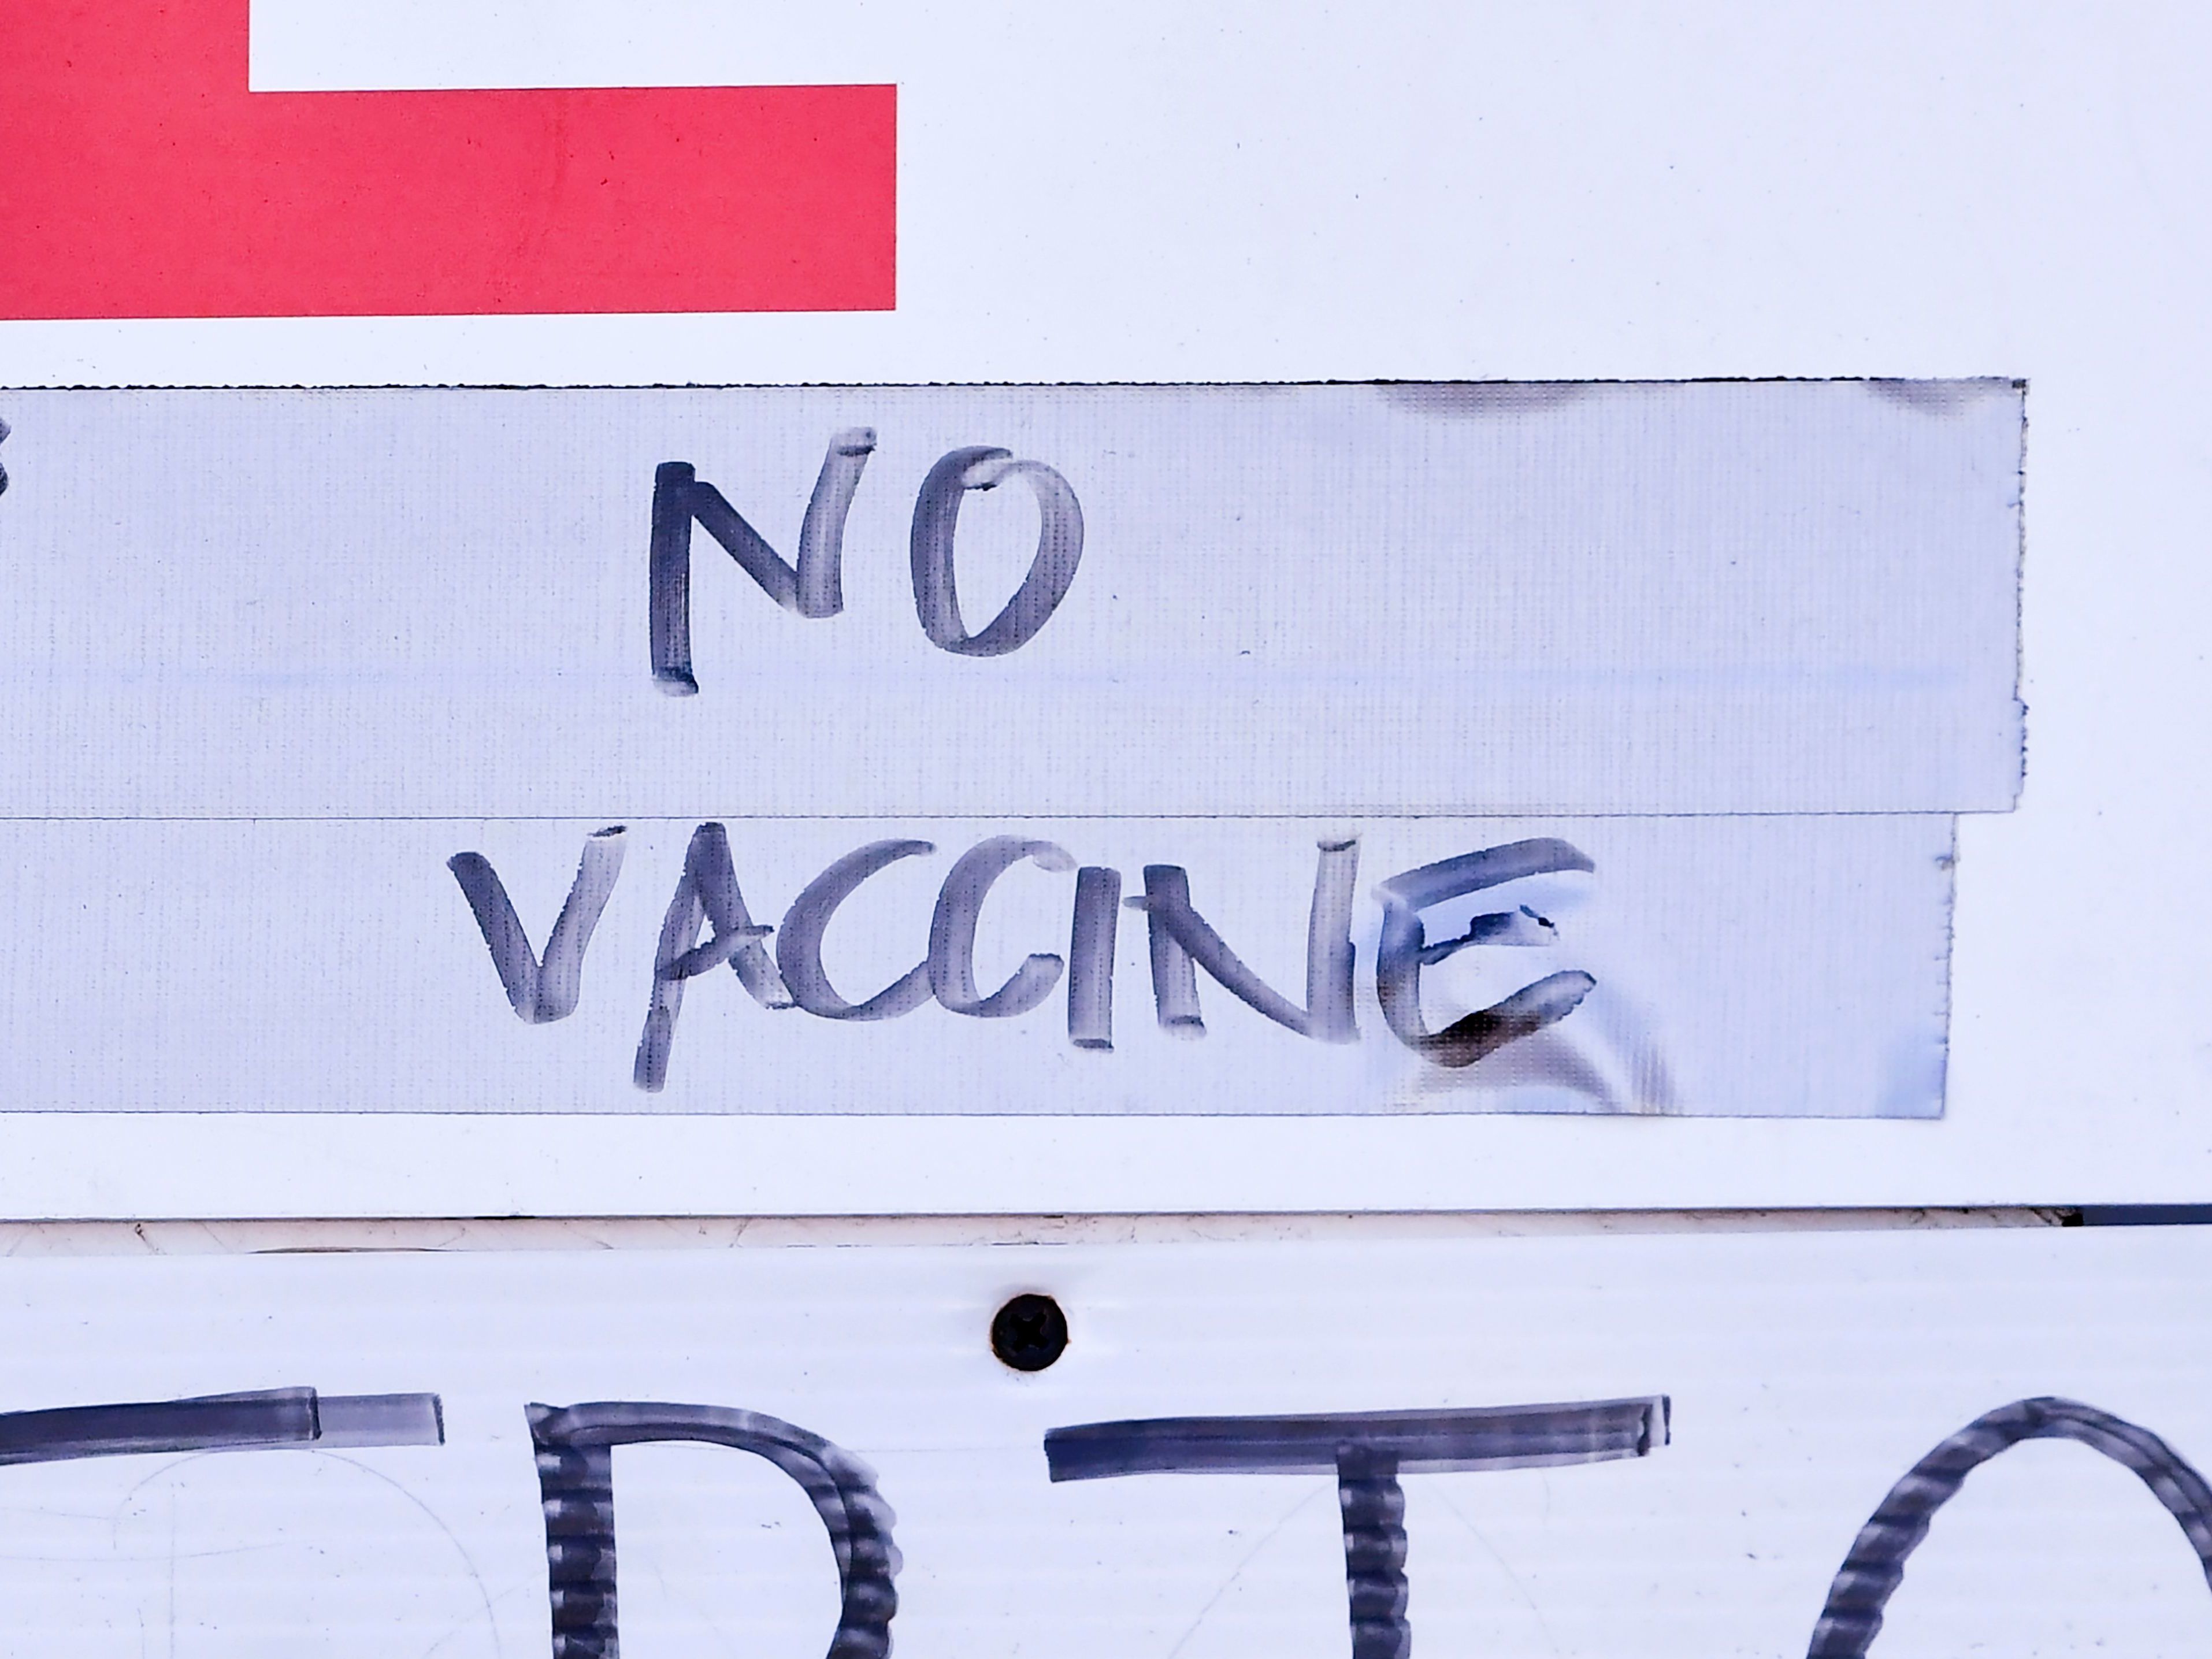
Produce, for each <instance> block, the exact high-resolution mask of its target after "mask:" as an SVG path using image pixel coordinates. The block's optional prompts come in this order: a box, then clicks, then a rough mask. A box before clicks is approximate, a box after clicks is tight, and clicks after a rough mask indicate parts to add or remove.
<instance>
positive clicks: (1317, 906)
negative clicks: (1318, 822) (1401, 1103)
mask: <svg viewBox="0 0 2212 1659" xmlns="http://www.w3.org/2000/svg"><path fill="white" fill-rule="evenodd" d="M1320 845H1321V857H1320V860H1319V861H1318V863H1317V864H1316V867H1315V870H1314V890H1313V907H1312V908H1311V910H1310V912H1309V913H1308V915H1307V919H1306V1006H1304V1007H1303V1008H1301V1007H1299V1006H1297V1004H1295V1003H1293V1002H1291V1000H1289V999H1287V998H1285V997H1284V996H1282V995H1281V994H1279V993H1278V992H1276V991H1274V990H1273V989H1272V988H1271V987H1268V986H1267V984H1266V982H1265V981H1262V980H1261V978H1260V976H1259V975H1257V974H1255V973H1254V972H1253V971H1252V970H1251V969H1249V968H1248V967H1246V966H1245V965H1244V963H1243V961H1242V960H1241V959H1239V957H1237V953H1236V952H1235V951H1232V950H1231V949H1230V948H1229V945H1228V943H1227V941H1225V939H1223V938H1222V937H1221V935H1220V934H1218V933H1216V932H1214V931H1213V929H1212V927H1211V926H1209V925H1208V924H1207V922H1206V919H1205V918H1204V917H1203V916H1201V915H1199V914H1198V912H1197V911H1196V910H1195V909H1194V908H1192V906H1191V902H1190V878H1189V876H1188V874H1187V873H1186V872H1184V870H1183V868H1182V866H1180V865H1176V864H1148V865H1146V866H1145V896H1144V897H1142V898H1140V899H1131V900H1130V901H1129V904H1130V906H1131V908H1134V909H1139V910H1142V911H1143V912H1144V913H1145V918H1146V924H1147V927H1148V930H1149V942H1150V944H1151V946H1152V1000H1153V1005H1154V1007H1155V1009H1156V1011H1157V1012H1158V1018H1159V1022H1160V1024H1161V1025H1162V1026H1164V1027H1165V1028H1166V1029H1168V1030H1172V1031H1177V1032H1180V1033H1182V1034H1183V1035H1185V1036H1204V1035H1205V1034H1206V1023H1205V1021H1204V1020H1203V1019H1201V1018H1200V1016H1199V1009H1198V975H1197V974H1196V972H1195V971H1194V968H1203V969H1206V972H1207V973H1209V974H1211V975H1213V977H1214V978H1215V979H1217V980H1218V981H1220V982H1221V984H1222V985H1223V986H1224V987H1225V988H1226V989H1228V990H1229V991H1230V992H1231V993H1232V994H1234V995H1235V996H1237V998H1238V999H1239V1000H1241V1001H1243V1002H1244V1003H1245V1004H1247V1005H1248V1006H1250V1007H1253V1008H1255V1009H1257V1010H1258V1011H1259V1012H1261V1013H1263V1014H1265V1015H1266V1016H1267V1018H1269V1019H1272V1020H1273V1021H1274V1022H1275V1023H1276V1024H1279V1025H1285V1026H1288V1027H1289V1028H1290V1029H1291V1030H1293V1031H1296V1032H1297V1033H1298V1034H1299V1035H1300V1036H1310V1037H1312V1038H1315V1039H1316V1041H1318V1042H1356V1041H1357V1040H1358V1036H1359V1030H1358V1025H1357V1024H1356V1023H1355V1020H1354V1016H1353V1013H1352V960H1353V952H1352V886H1353V883H1354V882H1355V880H1356V879H1357V878H1358V872H1359V843H1358V842H1357V841H1325V842H1322V843H1321V844H1320Z"/></svg>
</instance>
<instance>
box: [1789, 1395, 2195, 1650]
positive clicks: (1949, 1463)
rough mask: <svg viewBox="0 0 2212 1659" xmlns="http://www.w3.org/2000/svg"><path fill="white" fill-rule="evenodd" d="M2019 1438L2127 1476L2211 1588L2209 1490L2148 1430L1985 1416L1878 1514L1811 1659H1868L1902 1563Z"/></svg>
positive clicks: (2065, 1411)
mask: <svg viewBox="0 0 2212 1659" xmlns="http://www.w3.org/2000/svg"><path fill="white" fill-rule="evenodd" d="M2023 1440H2074V1441H2078V1442H2080V1443H2081V1444H2082V1445H2085V1446H2087V1447H2089V1448H2091V1449H2093V1450H2096V1451H2100V1452H2102V1453H2104V1455H2106V1456H2107V1457H2109V1458H2111V1459H2112V1461H2113V1462H2116V1463H2118V1464H2119V1465H2120V1466H2121V1467H2122V1468H2125V1469H2127V1470H2129V1471H2130V1472H2131V1473H2132V1474H2135V1475H2136V1478H2137V1479H2139V1480H2142V1483H2143V1485H2145V1486H2148V1487H2149V1488H2150V1490H2151V1494H2152V1496H2154V1497H2155V1498H2157V1499H2158V1501H2159V1502H2160V1504H2164V1505H2165V1506H2166V1512H2167V1513H2168V1514H2170V1515H2172V1516H2173V1518H2174V1519H2175V1520H2176V1521H2177V1522H2179V1523H2180V1525H2181V1530H2182V1534H2183V1535H2184V1536H2185V1537H2186V1538H2187V1539H2188V1540H2189V1547H2190V1548H2191V1549H2193V1550H2195V1551H2196V1552H2197V1561H2198V1563H2199V1564H2200V1565H2202V1566H2203V1570H2204V1577H2205V1580H2206V1582H2207V1583H2212V1486H2207V1485H2206V1484H2205V1480H2204V1477H2203V1475H2201V1474H2197V1471H2196V1470H2195V1469H2194V1468H2191V1467H2190V1465H2189V1464H2188V1462H2185V1460H2184V1459H2183V1458H2182V1456H2181V1455H2180V1454H2179V1453H2178V1452H2176V1451H2175V1450H2174V1449H2173V1448H2172V1447H2171V1446H2169V1445H2167V1444H2166V1442H2165V1441H2163V1440H2161V1439H2160V1438H2159V1437H2158V1436H2156V1435H2154V1434H2153V1433H2152V1432H2151V1431H2149V1430H2148V1429H2144V1428H2138V1427H2137V1426H2136V1425H2134V1424H2132V1423H2129V1422H2125V1421H2124V1420H2122V1419H2119V1418H2117V1417H2114V1416H2113V1415H2112V1413H2109V1412H2102V1411H2099V1410H2098V1409H2097V1408H2096V1407H2094V1406H2085V1405H2082V1404H2081V1402H2080V1401H2074V1400H2059V1399H2054V1398H2050V1397H2045V1398H2042V1399H2037V1400H2016V1401H2014V1402H2013V1403H2012V1404H2011V1405H2009V1406H2000V1407H1997V1409H1996V1410H1995V1411H1993V1412H1987V1413H1984V1414H1983V1415H1982V1416H1980V1417H1978V1418H1976V1419H1974V1420H1973V1421H1972V1422H1971V1423H1969V1424H1968V1425H1966V1427H1965V1428H1963V1429H1961V1430H1960V1431H1958V1433H1956V1434H1954V1435H1953V1436H1951V1437H1949V1438H1948V1440H1945V1441H1943V1442H1942V1443H1940V1444H1939V1445H1937V1446H1936V1449H1934V1450H1933V1451H1931V1452H1929V1454H1928V1455H1927V1456H1925V1457H1923V1458H1922V1459H1921V1460H1920V1461H1919V1462H1917V1463H1915V1464H1914V1465H1913V1466H1912V1467H1911V1468H1910V1469H1908V1470H1907V1471H1906V1472H1905V1476H1904V1478H1903V1479H1902V1480H1899V1481H1898V1483H1897V1484H1896V1485H1895V1486H1892V1487H1891V1488H1890V1489H1889V1492H1888V1495H1887V1497H1885V1498H1883V1499H1882V1500H1881V1503H1880V1504H1876V1505H1875V1511H1874V1514H1873V1515H1872V1516H1869V1518H1868V1521H1867V1523H1866V1525H1865V1526H1864V1527H1863V1528H1860V1529H1859V1534H1858V1536H1857V1538H1855V1539H1854V1540H1852V1541H1851V1547H1850V1552H1849V1553H1847V1554H1846V1555H1845V1556H1844V1565H1842V1566H1841V1567H1840V1568H1838V1570H1837V1572H1836V1577H1835V1580H1834V1582H1833V1583H1832V1584H1830V1586H1829V1587H1828V1600H1827V1604H1826V1606H1825V1607H1822V1608H1821V1609H1820V1622H1819V1623H1818V1624H1816V1625H1815V1626H1814V1627H1813V1643H1812V1645H1811V1647H1810V1648H1808V1650H1807V1659H1863V1656H1864V1654H1865V1653H1866V1651H1867V1650H1868V1647H1869V1645H1870V1644H1872V1643H1873V1641H1874V1638H1875V1635H1876V1634H1877V1633H1878V1632H1880V1631H1881V1620H1882V1610H1883V1609H1884V1608H1885V1607H1887V1606H1888V1605H1889V1598H1890V1596H1891V1595H1892V1594H1893V1592H1894V1591H1895V1590H1896V1589H1897V1587H1898V1585H1899V1583H1902V1582H1904V1578H1905V1559H1906V1558H1907V1557H1908V1556H1910V1555H1911V1553H1912V1552H1913V1550H1914V1549H1915V1548H1916V1547H1917V1546H1918V1545H1919V1543H1920V1541H1921V1540H1922V1539H1923V1538H1925V1537H1926V1536H1927V1535H1928V1528H1929V1522H1931V1521H1932V1520H1933V1519H1934V1518H1935V1515H1936V1510H1939V1509H1941V1508H1942V1506H1943V1505H1944V1504H1947V1503H1948V1502H1949V1501H1950V1500H1951V1499H1952V1498H1954V1496H1956V1495H1957V1493H1958V1491H1959V1488H1960V1485H1961V1484H1962V1483H1963V1482H1964V1481H1965V1480H1966V1477H1967V1476H1968V1475H1969V1474H1972V1473H1973V1472H1974V1471H1975V1470H1976V1469H1978V1468H1980V1467H1981V1466H1982V1465H1983V1464H1984V1463H1986V1462H1989V1461H1990V1459H1991V1458H1992V1457H1995V1456H1996V1455H1998V1454H1999V1453H2001V1452H2005V1451H2009V1450H2011V1449H2012V1448H2013V1447H2015V1446H2016V1445H2018V1444H2020V1443H2021V1441H2023Z"/></svg>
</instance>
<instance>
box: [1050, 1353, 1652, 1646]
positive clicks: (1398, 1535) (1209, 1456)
mask: <svg viewBox="0 0 2212 1659" xmlns="http://www.w3.org/2000/svg"><path fill="white" fill-rule="evenodd" d="M1668 1416H1669V1407H1668V1401H1667V1399H1666V1397H1665V1396H1664V1395H1660V1396H1657V1397H1655V1398H1651V1399H1645V1400H1601V1401H1591V1402H1589V1403H1587V1404H1577V1405H1567V1406H1501V1407H1484V1408H1481V1409H1478V1410H1472V1411H1438V1412H1346V1413H1330V1414H1328V1415H1322V1416H1314V1417H1169V1418H1155V1419H1150V1420H1140V1421H1137V1422H1127V1423H1085V1424H1081V1425H1077V1426H1075V1427H1073V1428H1066V1429H1054V1430H1052V1431H1050V1432H1049V1433H1048V1434H1047V1435H1046V1436H1045V1437H1044V1455H1045V1465H1046V1468H1047V1470H1048V1473H1049V1474H1050V1476H1051V1478H1052V1479H1053V1480H1101V1479H1103V1478H1106V1477H1109V1476H1113V1475H1121V1474H1334V1476H1335V1477H1336V1497H1337V1504H1338V1508H1339V1510H1340V1512H1341V1515H1342V1520H1343V1529H1344V1576H1345V1589H1346V1601H1347V1604H1348V1607H1349V1610H1350V1613H1351V1621H1352V1659H1410V1656H1411V1653H1412V1650H1413V1627H1412V1626H1411V1625H1409V1624H1408V1623H1407V1619H1406V1526H1405V1519H1406V1495H1405V1492H1404V1491H1403V1490H1402V1489H1401V1487H1400V1486H1399V1485H1398V1477H1399V1476H1400V1475H1401V1474H1437V1473H1442V1472H1446V1471H1456V1470H1467V1469H1525V1468H1558V1467H1560V1466H1564V1465H1567V1464H1573V1463H1600V1462H1608V1461H1610V1460H1612V1459H1614V1458H1622V1457H1644V1456H1648V1455H1650V1453H1651V1452H1653V1451H1654V1450H1656V1449H1657V1448H1659V1447H1661V1446H1663V1445H1665V1444H1666V1443H1667V1434H1668Z"/></svg>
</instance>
